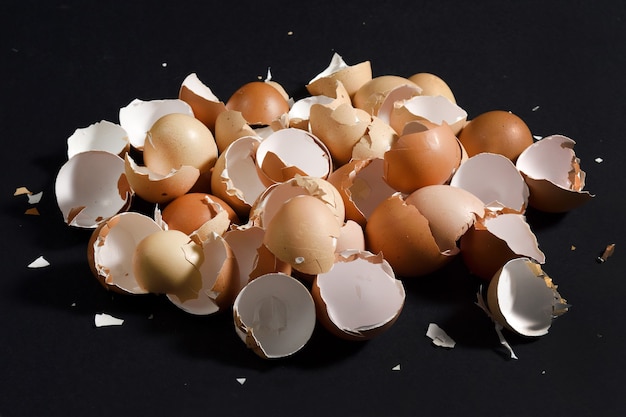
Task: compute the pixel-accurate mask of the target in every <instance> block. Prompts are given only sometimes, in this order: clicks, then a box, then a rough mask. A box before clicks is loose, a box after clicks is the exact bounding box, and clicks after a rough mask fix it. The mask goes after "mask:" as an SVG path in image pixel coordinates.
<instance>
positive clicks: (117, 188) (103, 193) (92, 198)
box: [55, 151, 133, 229]
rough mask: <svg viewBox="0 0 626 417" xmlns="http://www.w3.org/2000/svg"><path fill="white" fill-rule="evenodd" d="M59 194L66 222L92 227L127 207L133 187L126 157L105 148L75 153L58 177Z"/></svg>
mask: <svg viewBox="0 0 626 417" xmlns="http://www.w3.org/2000/svg"><path fill="white" fill-rule="evenodd" d="M55 194H56V199H57V204H58V206H59V209H60V210H61V212H62V213H63V219H64V220H65V222H66V223H67V224H68V225H70V226H75V227H80V228H88V229H90V228H95V227H96V226H97V225H98V224H99V223H100V222H102V221H103V220H105V219H108V218H109V217H112V216H113V215H115V214H117V213H119V212H122V211H126V210H127V209H128V208H129V207H130V204H131V200H132V196H133V190H132V189H131V186H130V185H129V180H128V179H127V176H126V174H125V170H124V160H123V159H122V158H120V157H119V156H117V155H114V154H112V153H109V152H105V151H87V152H82V153H79V154H76V155H74V156H73V157H72V158H70V159H69V160H68V161H66V162H65V163H64V164H63V166H61V168H60V169H59V172H58V174H57V177H56V180H55Z"/></svg>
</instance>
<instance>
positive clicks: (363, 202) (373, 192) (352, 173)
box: [328, 158, 396, 227]
mask: <svg viewBox="0 0 626 417" xmlns="http://www.w3.org/2000/svg"><path fill="white" fill-rule="evenodd" d="M383 168H384V161H383V160H382V159H380V158H374V159H364V160H352V161H350V162H349V163H347V164H345V165H343V166H341V167H339V168H338V169H337V170H335V171H333V172H332V174H330V176H329V177H328V181H329V182H330V183H331V184H333V185H334V186H335V188H336V189H337V190H338V191H339V194H340V195H341V198H342V199H343V202H344V206H345V210H346V218H347V219H350V220H353V221H355V222H357V223H358V224H359V225H361V226H362V227H365V224H366V223H367V219H368V218H369V216H370V215H371V213H372V212H373V211H374V209H375V208H376V207H377V206H378V204H380V203H381V202H382V201H383V200H385V199H386V198H388V197H390V196H391V195H392V194H394V193H395V192H396V190H394V189H393V188H391V187H390V186H389V185H388V184H387V182H386V181H385V180H384V178H383Z"/></svg>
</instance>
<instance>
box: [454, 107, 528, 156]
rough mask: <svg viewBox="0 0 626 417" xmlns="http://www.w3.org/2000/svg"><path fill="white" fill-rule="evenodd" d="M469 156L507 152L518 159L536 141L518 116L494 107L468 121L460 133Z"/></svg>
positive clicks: (505, 153)
mask: <svg viewBox="0 0 626 417" xmlns="http://www.w3.org/2000/svg"><path fill="white" fill-rule="evenodd" d="M458 137H459V140H460V141H461V143H462V144H463V146H464V147H465V150H466V151H467V154H468V155H469V157H472V156H474V155H476V154H479V153H482V152H489V153H497V154H500V155H504V156H506V157H507V158H509V159H510V160H511V161H513V162H515V161H516V159H517V157H518V156H519V155H520V154H521V153H522V151H523V150H524V149H526V148H527V147H529V146H530V145H532V144H533V136H532V134H531V132H530V129H529V128H528V125H526V123H525V122H524V120H522V119H521V118H520V117H519V116H517V115H515V114H513V113H511V112H508V111H504V110H491V111H488V112H485V113H482V114H480V115H478V116H477V117H475V118H474V119H472V120H470V121H468V122H467V123H466V124H465V126H464V127H463V129H461V131H460V132H459V134H458Z"/></svg>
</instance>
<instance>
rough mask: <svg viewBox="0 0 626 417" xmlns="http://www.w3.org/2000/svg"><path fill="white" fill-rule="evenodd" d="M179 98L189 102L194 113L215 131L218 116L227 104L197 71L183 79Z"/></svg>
mask: <svg viewBox="0 0 626 417" xmlns="http://www.w3.org/2000/svg"><path fill="white" fill-rule="evenodd" d="M178 98H179V99H180V100H182V101H184V102H185V103H187V104H189V106H190V107H191V110H192V111H193V115H194V116H195V117H196V118H197V119H198V120H200V121H201V122H202V123H204V124H205V125H206V127H208V128H209V129H210V130H211V132H215V120H216V119H217V116H218V115H219V114H220V113H222V112H224V111H226V105H225V104H224V103H223V102H222V101H220V100H219V99H218V98H217V96H215V94H213V91H211V89H210V88H209V87H208V86H206V85H205V84H204V83H203V82H202V81H200V79H199V78H198V75H197V74H196V73H191V74H189V75H188V76H187V77H185V79H184V80H183V83H182V84H181V86H180V90H179V92H178Z"/></svg>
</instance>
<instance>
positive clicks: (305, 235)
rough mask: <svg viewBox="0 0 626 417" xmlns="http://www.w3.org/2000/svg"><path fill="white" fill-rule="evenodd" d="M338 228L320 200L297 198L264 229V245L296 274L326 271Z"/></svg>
mask: <svg viewBox="0 0 626 417" xmlns="http://www.w3.org/2000/svg"><path fill="white" fill-rule="evenodd" d="M340 233H341V225H340V224H339V223H338V222H337V218H336V217H335V214H334V213H333V212H332V211H331V209H330V208H328V206H327V205H326V204H325V203H324V202H323V201H321V200H320V199H319V198H316V197H313V196H309V195H299V196H296V197H293V198H291V199H289V200H287V201H286V202H285V203H284V204H283V205H282V206H281V207H280V208H279V209H278V211H276V214H274V216H273V217H272V219H271V221H270V222H269V224H267V226H266V227H265V236H264V238H263V243H264V244H265V246H267V248H268V249H269V250H270V251H271V252H272V253H273V254H274V255H276V257H277V258H278V259H280V260H282V261H283V262H287V263H289V264H291V266H292V268H293V269H294V270H296V271H299V272H302V273H304V274H308V275H315V274H319V273H323V272H326V271H328V270H329V269H330V268H331V267H332V265H333V263H334V258H335V249H336V248H337V239H338V238H339V235H340Z"/></svg>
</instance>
